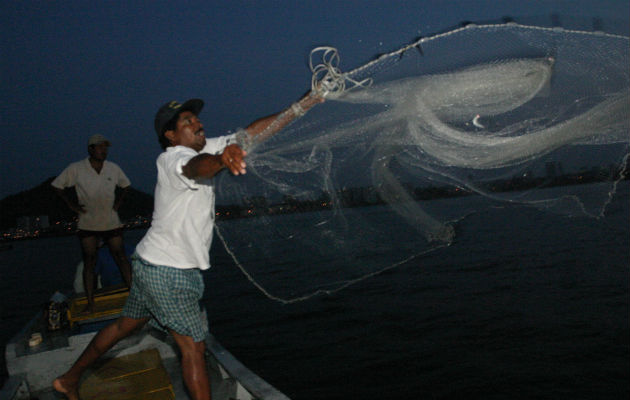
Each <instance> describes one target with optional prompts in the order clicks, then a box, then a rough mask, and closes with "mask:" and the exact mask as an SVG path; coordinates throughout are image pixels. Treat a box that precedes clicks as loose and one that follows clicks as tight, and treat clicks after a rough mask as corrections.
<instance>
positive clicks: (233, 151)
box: [221, 144, 247, 175]
mask: <svg viewBox="0 0 630 400" xmlns="http://www.w3.org/2000/svg"><path fill="white" fill-rule="evenodd" d="M246 155H247V152H246V151H245V150H243V149H241V148H240V147H239V146H238V145H236V144H231V145H229V146H227V147H226V148H225V149H224V150H223V154H221V162H222V163H223V165H224V166H225V167H226V168H227V169H229V170H230V172H231V173H233V174H234V175H243V174H245V173H246V172H247V171H246V170H245V168H246V167H247V164H245V161H244V160H243V159H244V158H245V156H246Z"/></svg>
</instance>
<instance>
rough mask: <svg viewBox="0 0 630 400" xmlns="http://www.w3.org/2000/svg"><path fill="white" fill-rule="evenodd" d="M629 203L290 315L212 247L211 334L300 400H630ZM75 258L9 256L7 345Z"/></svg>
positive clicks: (409, 271) (463, 247) (16, 252)
mask: <svg viewBox="0 0 630 400" xmlns="http://www.w3.org/2000/svg"><path fill="white" fill-rule="evenodd" d="M627 200H628V185H627V184H625V185H624V186H623V188H622V193H621V194H620V195H619V196H618V197H617V198H616V200H615V202H614V203H613V204H612V205H611V207H610V208H609V211H608V217H607V218H606V219H604V220H601V221H595V220H592V219H584V218H565V217H561V216H554V215H550V214H549V213H540V212H539V211H536V210H533V209H528V208H518V207H517V208H494V209H488V210H486V211H484V212H481V213H478V214H475V215H472V216H470V217H469V218H467V219H466V220H464V221H463V222H462V223H461V224H460V225H459V226H458V240H457V241H456V242H455V243H454V244H453V245H452V246H451V247H450V248H448V249H446V250H444V251H440V252H437V253H433V254H431V255H429V256H427V257H425V258H423V259H416V260H414V261H413V262H412V263H410V264H407V265H404V266H401V267H399V268H397V269H394V270H391V271H388V272H387V273H384V274H382V275H380V276H378V277H376V278H373V279H369V280H366V281H364V282H361V283H359V284H357V285H354V286H351V287H350V288H348V289H346V290H343V291H341V292H338V293H336V294H334V295H331V296H325V297H317V298H314V299H312V300H309V301H306V302H302V303H297V304H293V305H281V304H279V303H276V302H273V301H271V300H269V299H267V298H266V297H265V296H264V295H262V294H261V293H260V292H259V291H257V290H256V289H255V288H254V287H253V286H252V285H251V284H250V283H249V282H247V280H246V279H245V278H244V277H243V276H242V275H241V273H240V272H239V271H238V270H237V269H236V268H235V267H234V266H233V265H232V264H231V262H230V260H229V258H228V256H227V255H226V254H225V252H224V251H223V250H222V249H221V248H220V247H219V246H216V244H218V242H215V246H214V247H213V251H212V262H213V265H214V267H213V268H212V269H211V270H210V271H208V272H207V273H205V278H206V297H205V303H206V306H207V308H208V312H209V317H210V324H211V327H210V329H211V331H212V332H213V333H214V334H215V336H216V337H217V338H218V339H219V341H221V342H222V343H223V344H224V345H225V346H226V347H227V348H228V349H229V350H230V351H231V352H232V353H233V354H234V355H236V356H237V357H238V358H239V359H240V360H241V361H243V362H244V363H245V364H246V365H247V366H248V367H250V368H251V369H252V370H253V371H255V372H256V373H258V374H260V375H261V376H262V377H264V378H265V379H266V380H268V381H269V382H270V383H271V384H273V385H274V386H276V387H277V388H279V389H280V390H282V391H283V392H284V393H286V394H287V395H288V396H290V397H291V398H294V399H359V398H383V399H398V398H430V399H451V398H483V399H494V398H496V399H504V398H510V399H521V398H522V399H531V398H553V399H565V398H566V399H581V398H583V399H595V398H596V399H620V398H627V397H628V395H629V394H630V379H629V378H630V328H629V315H630V314H629V278H630V274H629V271H630V252H629V251H628V249H629V248H630V224H628V221H629V220H630V219H629V212H630V210H629V209H630V207H629V204H628V201H627ZM464 201H465V200H464ZM142 234H143V232H142V231H132V232H127V233H126V237H125V238H126V240H127V242H128V243H135V242H137V241H138V240H139V238H140V237H141V236H142ZM280 250H281V249H280ZM78 255H79V249H78V244H77V243H76V239H74V238H73V237H64V238H51V239H44V240H38V241H28V242H16V243H14V248H13V250H11V251H7V252H1V253H0V268H1V269H2V271H3V272H2V277H3V278H2V283H1V284H2V289H3V291H4V293H5V296H4V301H3V302H2V303H3V305H2V308H1V309H0V310H1V313H0V315H1V322H0V323H1V324H2V325H1V326H0V328H1V333H0V334H1V335H2V336H1V337H0V339H1V340H2V343H3V344H4V343H5V342H6V340H8V338H9V337H10V336H11V335H12V334H13V333H14V332H15V330H16V329H17V328H18V327H19V326H21V325H23V324H24V323H25V322H26V321H27V320H28V319H29V318H30V317H31V316H32V315H33V314H34V312H35V311H36V310H37V309H38V307H41V305H42V304H44V303H45V301H46V300H47V298H48V297H49V296H50V294H51V291H52V290H53V289H54V288H60V289H62V290H69V289H70V288H71V286H72V278H73V276H74V268H75V266H76V263H77V262H78ZM51 260H53V262H51ZM295 273H299V271H295ZM3 364H4V361H3Z"/></svg>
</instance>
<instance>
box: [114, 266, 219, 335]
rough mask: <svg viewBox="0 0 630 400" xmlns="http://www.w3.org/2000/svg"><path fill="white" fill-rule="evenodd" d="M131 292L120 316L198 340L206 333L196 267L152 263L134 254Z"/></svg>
mask: <svg viewBox="0 0 630 400" xmlns="http://www.w3.org/2000/svg"><path fill="white" fill-rule="evenodd" d="M132 261H133V275H132V277H133V280H132V284H131V291H130V293H129V298H128V299H127V303H125V307H124V308H123V311H122V315H123V316H125V317H129V318H134V319H141V318H147V317H150V318H151V320H150V324H151V325H152V326H154V327H156V328H158V329H160V330H163V331H168V330H169V329H171V330H173V331H175V332H177V333H179V334H180V335H186V336H190V337H192V338H193V340H194V341H195V342H200V341H202V340H204V339H205V338H206V336H207V335H208V326H207V323H206V322H205V319H202V318H201V310H200V307H199V300H201V296H202V295H203V291H204V284H203V277H202V276H201V272H200V271H199V270H198V269H196V268H195V269H178V268H173V267H167V266H163V265H153V264H151V263H149V262H147V261H145V260H143V259H142V258H140V256H138V255H137V254H134V255H133V256H132Z"/></svg>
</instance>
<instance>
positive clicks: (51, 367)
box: [0, 287, 288, 400]
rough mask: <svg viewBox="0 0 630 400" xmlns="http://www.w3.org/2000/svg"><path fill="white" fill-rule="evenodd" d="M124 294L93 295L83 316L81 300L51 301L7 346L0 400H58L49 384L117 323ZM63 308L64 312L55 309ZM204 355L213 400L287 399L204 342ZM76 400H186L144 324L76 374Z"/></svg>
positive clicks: (166, 351) (165, 353) (163, 350)
mask: <svg viewBox="0 0 630 400" xmlns="http://www.w3.org/2000/svg"><path fill="white" fill-rule="evenodd" d="M128 293H129V292H128V291H127V290H126V288H123V287H111V288H106V289H104V290H99V291H97V293H96V295H95V309H94V312H92V313H86V312H83V310H84V308H85V304H86V299H85V297H74V298H71V299H66V300H62V299H63V298H65V296H63V295H61V294H59V293H56V294H55V295H54V296H53V298H52V299H51V303H50V306H49V309H48V310H42V311H41V312H39V313H38V314H37V315H36V316H35V317H34V318H33V319H32V320H31V321H30V322H29V323H27V324H26V326H25V327H24V328H23V329H22V330H21V331H20V332H18V333H17V334H16V335H15V336H14V337H13V338H12V339H11V340H10V341H9V343H8V344H7V346H6V350H5V357H6V363H7V371H8V373H9V379H8V381H7V382H5V384H4V386H3V388H2V390H1V391H0V400H5V399H6V400H19V399H38V400H47V399H59V398H60V395H59V394H57V393H56V392H55V391H54V390H53V389H52V386H51V384H52V381H53V379H54V378H55V377H57V376H59V375H60V374H62V373H63V372H65V371H66V370H67V369H68V368H69V367H70V366H71V365H72V363H74V361H75V360H76V359H77V358H78V357H79V355H80V354H81V352H82V351H83V350H84V349H85V347H86V346H87V344H88V343H89V342H90V340H91V339H92V337H93V336H94V335H95V334H96V333H97V332H98V330H99V329H100V328H102V327H103V326H105V325H106V324H108V323H110V322H111V321H112V320H113V319H115V318H117V317H118V315H119V314H120V312H121V311H122V306H123V305H124V302H125V300H126V298H127V295H128ZM65 305H67V310H63V309H61V308H60V307H64V306H65ZM64 315H67V319H66V318H64ZM202 315H203V316H204V317H205V312H204V313H203V314H202ZM206 348H207V354H206V360H207V363H208V370H209V377H210V385H211V390H212V398H213V399H214V400H228V399H236V400H253V399H261V400H262V399H267V400H286V399H288V397H287V396H285V395H284V394H282V393H281V392H280V391H278V390H277V389H275V388H274V387H273V386H271V385H270V384H268V383H267V382H265V380H263V379H262V378H261V377H259V376H257V375H256V374H254V373H253V372H252V371H250V370H249V369H247V367H245V366H244V365H243V364H242V363H240V362H239V361H238V360H237V359H236V358H235V357H234V356H232V355H231V354H230V353H229V352H228V351H227V350H226V349H225V348H223V347H222V346H221V344H219V342H217V340H216V339H215V338H214V337H213V336H212V335H210V336H209V337H208V338H207V339H206ZM79 393H80V395H81V398H82V399H83V400H101V399H102V400H105V399H109V400H112V399H121V400H122V399H130V400H131V399H147V400H149V399H151V400H162V399H164V400H166V399H178V400H179V399H189V396H188V394H187V393H186V390H185V388H184V383H183V380H182V376H181V368H180V362H179V357H178V350H177V346H176V344H175V342H174V340H173V339H172V337H171V336H170V335H166V334H164V333H162V332H161V331H158V330H156V329H154V328H151V327H149V324H147V325H146V326H145V327H144V328H143V329H142V330H140V331H139V332H137V333H135V334H133V335H132V336H130V337H128V338H126V339H124V340H123V341H121V342H120V343H118V344H117V345H116V346H114V347H113V348H112V349H111V350H110V351H108V352H107V353H106V354H105V355H104V356H103V357H102V358H101V359H100V360H99V361H98V362H97V363H95V365H94V366H93V367H92V368H90V369H89V370H88V371H87V372H86V373H85V374H84V376H83V378H82V380H81V386H80V389H79Z"/></svg>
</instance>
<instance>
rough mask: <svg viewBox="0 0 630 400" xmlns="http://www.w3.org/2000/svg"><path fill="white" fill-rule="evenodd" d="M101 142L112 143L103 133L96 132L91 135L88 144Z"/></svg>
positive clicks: (109, 144)
mask: <svg viewBox="0 0 630 400" xmlns="http://www.w3.org/2000/svg"><path fill="white" fill-rule="evenodd" d="M99 143H106V144H107V145H108V146H111V145H112V143H111V142H110V141H109V140H108V139H107V138H106V137H105V136H103V135H99V134H96V135H92V136H90V140H88V146H91V145H93V144H99Z"/></svg>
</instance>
